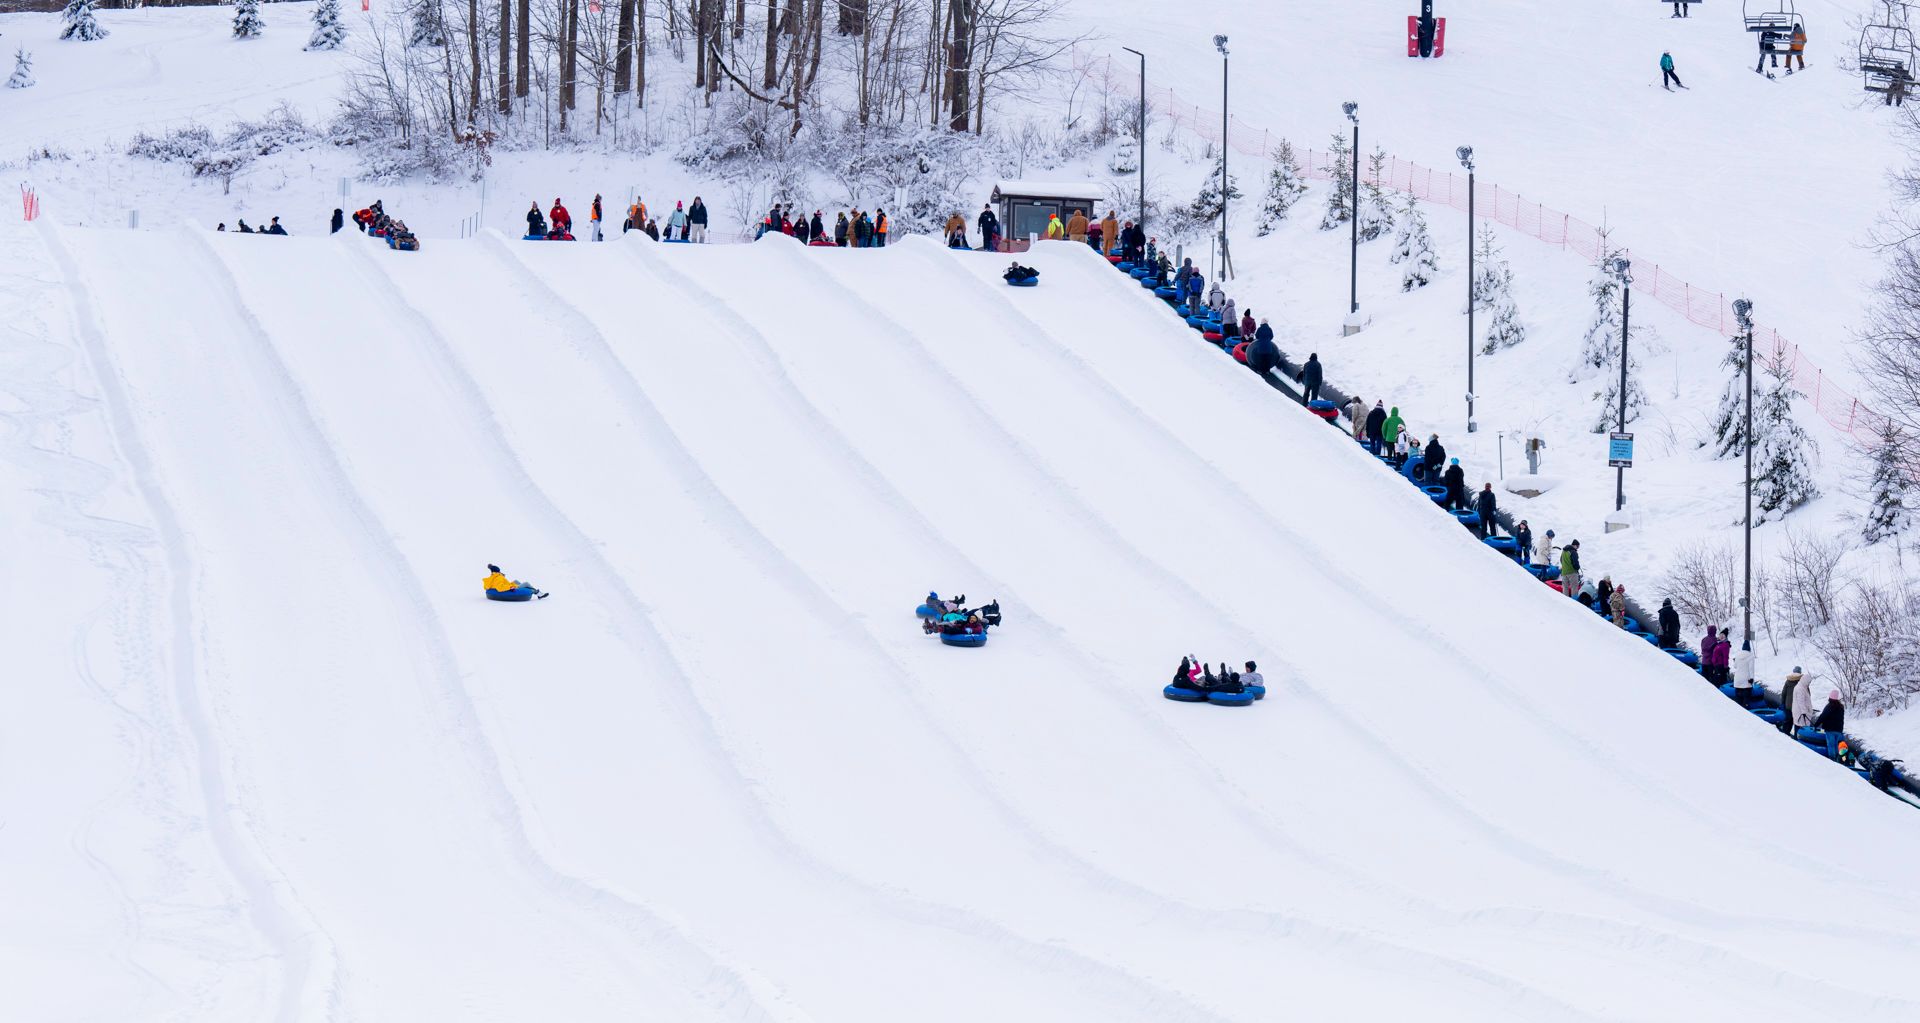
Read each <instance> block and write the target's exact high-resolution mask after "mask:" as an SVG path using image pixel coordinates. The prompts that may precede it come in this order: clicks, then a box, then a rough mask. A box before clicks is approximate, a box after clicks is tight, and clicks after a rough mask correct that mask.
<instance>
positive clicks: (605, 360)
mask: <svg viewBox="0 0 1920 1023" xmlns="http://www.w3.org/2000/svg"><path fill="white" fill-rule="evenodd" d="M484 243H485V244H487V245H488V246H489V248H490V249H491V250H492V251H493V252H494V253H495V254H496V255H497V256H499V257H500V258H501V259H503V260H505V261H507V262H508V263H510V264H511V266H512V267H513V268H515V273H514V274H513V277H514V278H515V279H516V280H524V281H529V282H532V283H531V284H530V287H531V288H532V289H533V290H535V291H537V292H538V293H539V294H538V298H539V299H540V301H538V303H537V305H538V306H539V307H541V308H548V309H554V310H558V311H559V312H560V314H561V315H564V316H566V317H567V318H568V319H570V320H572V321H573V322H574V323H575V324H576V325H577V326H578V328H579V329H578V330H575V331H572V332H569V333H570V334H571V335H572V336H574V337H577V338H582V339H585V340H584V342H583V344H582V354H585V355H587V356H588V357H589V358H591V359H593V360H594V361H595V362H596V363H598V364H600V365H601V366H602V367H603V368H604V370H605V372H606V374H607V379H609V380H611V381H612V382H613V384H614V386H615V387H616V388H617V389H618V390H619V391H621V392H623V393H624V394H625V395H626V396H627V400H626V402H625V404H626V407H627V409H628V410H629V411H630V412H631V413H633V420H634V421H635V422H636V423H639V424H644V425H643V426H642V429H643V430H644V431H645V433H646V434H648V435H649V436H650V437H651V438H653V439H655V440H656V441H658V445H657V450H658V451H660V452H662V453H664V454H665V455H666V457H667V459H668V460H669V461H670V462H672V463H673V464H674V465H675V467H676V469H677V470H678V471H679V472H680V473H681V475H682V482H683V483H684V485H685V486H686V488H687V490H688V491H689V492H691V493H695V494H701V495H705V496H707V497H708V498H709V499H708V500H707V501H706V502H704V504H705V506H706V507H708V508H718V509H721V511H722V513H723V515H724V517H725V519H726V520H728V521H727V524H726V525H725V526H724V527H722V528H725V529H726V530H727V532H729V533H730V534H731V535H733V536H735V537H736V538H738V539H740V540H741V541H742V542H741V543H740V544H739V545H738V546H739V547H740V548H741V549H742V551H743V554H747V556H749V557H752V558H753V559H754V560H755V561H756V562H758V563H760V564H761V565H763V566H773V571H772V572H771V573H770V574H772V575H775V576H777V577H779V578H780V579H782V580H783V581H784V584H785V585H786V586H787V587H788V588H790V589H792V590H794V591H795V592H796V594H797V595H800V596H805V597H809V598H818V599H821V600H822V601H823V602H829V603H830V602H832V598H831V596H830V595H829V594H827V593H826V592H825V591H824V590H823V589H821V588H820V587H818V586H817V584H814V583H813V582H812V580H811V579H810V578H809V577H808V576H807V575H806V573H805V572H804V570H802V569H801V568H800V567H799V566H798V565H795V564H793V563H792V562H791V561H790V560H789V559H788V558H787V557H786V555H785V554H784V553H783V552H781V551H780V550H779V549H778V548H777V547H776V546H775V545H773V544H772V543H771V542H770V541H769V540H767V538H766V537H765V535H764V534H762V533H761V532H760V531H759V530H758V528H757V527H756V526H754V524H753V523H752V521H751V520H750V519H749V518H748V517H747V516H746V514H745V513H744V512H743V511H742V510H741V509H740V508H739V507H738V506H736V505H735V504H733V502H732V500H731V498H730V497H728V495H726V494H725V493H724V492H723V491H721V490H720V488H719V487H718V485H717V484H716V483H715V482H714V481H713V480H712V479H711V477H709V476H708V475H707V474H706V473H705V471H704V470H703V469H702V468H701V467H700V464H699V462H698V461H697V460H696V459H695V458H694V457H693V456H692V454H691V452H690V450H689V449H688V448H687V446H686V445H685V443H684V442H683V441H682V439H681V438H680V437H679V435H678V434H677V433H675V431H674V430H673V428H672V426H671V425H670V424H669V423H668V422H667V421H666V420H665V418H664V417H663V416H662V414H661V413H660V411H659V409H658V408H657V406H655V405H654V404H653V403H652V400H651V399H649V398H648V397H647V396H646V395H645V393H644V391H643V390H642V389H641V388H640V386H639V385H638V383H637V381H636V380H635V379H634V378H633V377H632V376H631V375H630V373H629V371H628V370H627V369H626V368H625V367H624V365H623V364H621V362H620V361H619V359H618V357H617V356H615V355H614V354H613V352H612V348H611V346H610V345H609V344H608V343H607V341H606V337H605V335H604V334H603V333H602V332H601V331H600V329H599V327H598V325H597V324H596V323H595V322H594V321H593V320H592V318H591V317H589V316H587V315H586V314H585V313H583V312H581V311H580V310H579V309H578V308H577V307H576V306H575V305H574V304H573V303H571V302H570V301H568V300H567V299H566V298H564V297H563V296H562V295H561V294H560V293H559V292H557V291H556V290H554V288H553V286H552V285H551V284H548V283H546V282H545V280H544V277H543V276H542V275H541V274H540V273H539V272H538V271H537V270H535V269H533V268H532V267H530V266H528V265H527V264H526V263H525V262H524V261H522V260H520V259H519V258H518V257H517V256H516V255H515V254H514V253H513V252H512V250H511V249H509V248H508V247H507V244H506V242H505V241H504V240H502V239H501V238H500V236H498V235H497V234H494V233H489V234H488V235H487V236H486V237H485V238H484ZM553 514H554V515H555V516H557V517H561V518H564V516H562V514H561V513H560V512H559V511H558V509H554V511H553ZM567 528H568V529H569V531H571V532H578V527H577V526H573V525H572V524H571V523H570V522H569V523H568V526H567ZM579 542H581V543H582V544H584V545H586V547H587V548H588V549H592V545H591V543H590V542H588V541H587V540H586V538H585V536H584V534H581V536H580V540H579ZM609 575H610V576H611V577H612V579H613V580H614V583H613V585H614V586H615V587H616V588H615V593H616V594H617V595H619V596H621V597H622V598H624V599H623V602H625V603H627V604H628V605H629V606H630V607H631V608H632V610H633V612H634V614H633V617H634V620H636V621H638V622H641V623H643V624H642V627H643V628H644V629H645V630H646V631H648V632H650V633H652V635H651V636H648V637H646V639H647V640H648V641H647V642H645V643H644V644H642V648H643V649H648V650H667V651H669V652H668V653H667V655H666V656H668V657H672V654H671V653H670V647H669V645H668V644H667V643H666V642H665V641H664V640H663V639H662V637H661V635H660V633H659V632H658V630H657V629H656V628H655V627H654V626H653V625H652V624H651V617H650V615H649V612H648V611H647V610H646V609H645V607H644V606H643V605H642V604H641V602H640V601H639V600H638V598H637V596H636V595H634V594H633V593H632V592H631V591H630V590H628V589H627V588H626V586H625V584H624V583H620V582H618V576H617V573H612V572H609ZM826 624H827V629H828V630H829V631H833V632H844V631H845V630H846V629H848V628H849V626H847V625H845V624H844V623H841V624H835V623H833V622H831V621H829V622H828V623H826ZM666 667H667V671H666V672H665V673H664V674H665V676H666V677H670V678H673V679H675V681H676V682H677V683H678V684H679V685H680V686H681V687H683V688H684V690H685V692H686V696H687V699H688V701H690V702H691V704H692V705H693V706H696V707H698V708H699V710H700V715H701V719H702V720H701V721H700V722H698V724H699V726H700V728H701V729H702V731H703V732H704V733H705V734H707V735H708V737H709V741H710V743H712V744H713V750H712V752H713V753H715V755H716V759H717V760H718V761H719V762H720V763H722V764H723V765H727V766H728V767H729V768H730V771H729V773H732V774H733V775H734V777H735V783H734V786H733V787H734V788H735V789H736V790H737V791H739V792H741V793H758V792H760V791H762V786H761V785H760V784H759V783H757V782H755V781H753V780H752V779H751V778H750V777H748V776H746V775H744V774H741V773H740V772H739V768H738V767H737V765H735V764H734V761H733V759H732V757H731V756H730V755H728V754H727V753H726V752H725V744H724V741H723V740H721V739H720V738H719V735H720V729H719V727H718V725H717V724H716V723H715V721H714V717H713V713H712V711H711V709H709V708H708V707H707V705H706V704H705V702H704V701H703V700H702V699H701V697H700V696H699V694H698V691H697V690H696V689H695V688H694V687H693V686H692V684H691V676H690V675H689V674H688V672H687V670H686V669H685V667H684V665H682V664H680V663H679V662H677V661H674V662H673V663H671V664H669V665H666ZM751 812H752V814H753V816H754V818H755V820H756V822H757V824H758V825H759V826H760V827H761V829H762V830H763V833H764V834H765V836H766V837H767V838H768V839H769V840H770V841H772V842H774V843H776V845H777V848H778V849H779V850H780V851H781V852H782V853H783V854H784V855H785V856H786V857H787V858H788V859H790V860H793V861H796V862H798V863H801V864H803V865H805V866H806V867H807V869H809V870H810V871H814V872H817V873H819V874H820V875H822V879H823V880H826V881H828V882H830V883H832V884H834V885H835V886H837V887H843V888H846V889H849V890H852V891H854V892H856V893H859V894H861V895H863V896H865V897H874V898H886V899H891V900H894V901H895V902H896V903H897V904H898V907H899V908H898V912H899V913H900V915H902V916H904V917H906V918H908V919H912V920H915V921H917V922H921V923H926V924H932V925H936V926H941V927H945V928H947V929H950V930H955V931H958V932H960V933H964V934H970V935H972V936H975V937H982V938H989V939H991V940H992V941H994V942H995V943H996V944H1009V945H1024V946H1026V947H1027V948H1028V949H1029V950H1030V952H1031V953H1032V954H1036V955H1041V954H1044V955H1045V956H1047V957H1049V958H1051V959H1054V960H1056V961H1057V960H1059V959H1060V958H1062V957H1065V958H1069V959H1071V960H1073V961H1074V962H1075V963H1076V964H1077V967H1078V972H1081V973H1082V974H1083V975H1088V976H1097V977H1101V978H1102V979H1105V980H1109V981H1113V982H1116V983H1118V984H1119V985H1120V986H1123V987H1133V988H1135V989H1136V990H1137V991H1138V993H1142V994H1144V995H1146V1000H1145V1002H1144V1003H1139V1002H1134V1001H1133V1000H1131V999H1123V1000H1120V1002H1119V1004H1120V1005H1125V1006H1128V1007H1129V1011H1134V1010H1137V1009H1138V1008H1139V1007H1140V1006H1141V1005H1142V1004H1144V1006H1145V1007H1147V1008H1149V1009H1154V1010H1155V1011H1156V1014H1157V1012H1159V1011H1167V1010H1177V1011H1179V1012H1180V1013H1181V1018H1218V1017H1214V1016H1213V1015H1212V1013H1211V1012H1210V1011H1207V1010H1203V1009H1201V1008H1200V1007H1199V1006H1198V1005H1197V1004H1195V1003H1192V1002H1189V1001H1187V998H1188V996H1186V995H1184V994H1178V993H1175V992H1173V991H1170V990H1165V989H1159V988H1156V987H1154V986H1153V985H1151V984H1150V983H1148V982H1147V981H1145V980H1144V979H1143V978H1138V977H1135V976H1133V975H1131V974H1128V973H1126V972H1124V971H1122V970H1120V969H1119V968H1117V967H1114V966H1112V965H1111V964H1107V963H1104V962H1101V961H1098V960H1096V959H1093V958H1091V957H1088V956H1083V955H1080V954H1078V953H1073V952H1071V951H1069V950H1067V949H1064V948H1060V947H1057V946H1049V945H1042V944H1038V943H1035V942H1033V941H1031V940H1029V939H1026V938H1023V937H1020V936H1018V935H1017V934H1015V933H1014V932H1012V931H1010V930H1008V929H1006V928H1005V927H1004V926H1003V925H1001V924H998V923H994V922H991V921H989V920H987V919H985V918H982V917H976V916H975V915H973V914H971V913H968V912H966V911H963V910H960V909H958V908H957V907H950V906H942V905H940V904H938V903H934V902H930V901H928V900H926V899H924V898H922V897H920V896H917V895H913V894H911V893H908V892H905V891H893V890H889V889H883V888H879V887H876V886H873V885H869V884H867V883H865V882H862V881H860V880H858V879H857V878H854V877H852V876H851V875H848V874H845V873H843V872H841V871H840V870H839V869H838V868H835V867H832V866H830V865H828V864H826V863H825V862H824V861H822V860H820V859H819V858H818V857H816V856H815V855H814V854H812V853H810V852H808V851H806V850H804V849H803V848H801V847H800V846H799V845H798V844H797V843H796V841H795V840H794V839H793V838H792V837H791V836H790V835H789V834H788V833H787V832H786V831H785V829H784V827H783V826H782V825H780V824H779V823H778V821H777V820H776V819H775V818H774V816H773V814H772V813H771V811H770V809H769V808H768V807H767V806H766V805H765V804H764V802H763V801H761V800H759V799H758V798H757V797H756V798H755V799H754V801H753V806H752V807H751Z"/></svg>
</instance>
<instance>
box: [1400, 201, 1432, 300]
mask: <svg viewBox="0 0 1920 1023" xmlns="http://www.w3.org/2000/svg"><path fill="white" fill-rule="evenodd" d="M1388 258H1389V259H1391V260H1392V261H1393V262H1395V263H1401V264H1404V268H1403V269H1402V270H1401V273H1400V290H1401V291H1412V290H1413V289H1415V288H1424V287H1426V286H1427V285H1429V284H1431V283H1433V278H1434V275H1435V274H1437V273H1439V272H1440V256H1439V255H1438V254H1437V253H1435V252H1434V251H1433V236H1432V235H1431V234H1428V233H1427V218H1426V215H1425V214H1423V213H1421V212H1420V204H1419V202H1418V201H1417V200H1415V199H1414V197H1413V196H1411V195H1409V196H1407V204H1406V205H1405V206H1404V207H1402V208H1401V210H1400V233H1399V234H1397V235H1395V245H1394V250H1393V255H1392V256H1390V257H1388Z"/></svg>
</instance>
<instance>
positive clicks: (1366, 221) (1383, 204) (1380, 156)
mask: <svg viewBox="0 0 1920 1023" xmlns="http://www.w3.org/2000/svg"><path fill="white" fill-rule="evenodd" d="M1386 162H1387V151H1386V150H1384V149H1380V148H1378V147H1376V148H1375V149H1374V151H1373V155H1372V156H1369V157H1367V177H1366V178H1365V179H1364V180H1362V181H1361V182H1360V188H1361V200H1360V240H1361V241H1363V242H1370V241H1372V240H1374V239H1375V238H1379V237H1381V236H1382V235H1384V234H1386V233H1387V232H1388V231H1391V230H1393V205H1392V201H1391V200H1389V199H1388V198H1387V190H1386V189H1385V188H1382V187H1381V186H1380V171H1381V168H1383V167H1384V166H1386Z"/></svg>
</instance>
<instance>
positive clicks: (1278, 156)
mask: <svg viewBox="0 0 1920 1023" xmlns="http://www.w3.org/2000/svg"><path fill="white" fill-rule="evenodd" d="M1306 190H1307V183H1306V182H1305V181H1303V180H1301V177H1300V160H1299V158H1298V157H1296V156H1294V155H1293V143H1291V142H1288V141H1287V140H1285V139H1281V140H1280V148H1278V149H1276V150H1274V151H1273V167H1272V168H1271V169H1269V170H1268V171H1267V192H1266V194H1265V195H1263V196H1261V197H1260V226H1259V227H1258V228H1257V229H1256V233H1257V234H1259V235H1260V236H1261V237H1265V236H1267V235H1269V234H1272V233H1273V229H1274V228H1276V227H1279V226H1280V222H1281V221H1283V220H1285V219H1287V214H1288V213H1289V212H1291V211H1292V210H1293V204H1294V203H1296V202H1299V201H1300V196H1301V194H1302V193H1304V192H1305V191H1306Z"/></svg>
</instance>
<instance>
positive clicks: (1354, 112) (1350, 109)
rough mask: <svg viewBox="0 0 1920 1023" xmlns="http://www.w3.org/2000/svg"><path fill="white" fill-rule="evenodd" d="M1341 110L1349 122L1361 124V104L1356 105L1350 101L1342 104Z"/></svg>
mask: <svg viewBox="0 0 1920 1023" xmlns="http://www.w3.org/2000/svg"><path fill="white" fill-rule="evenodd" d="M1340 109H1341V110H1343V111H1345V112H1346V115H1347V120H1349V121H1352V122H1353V123H1355V124H1359V123H1360V104H1358V103H1355V102H1354V101H1352V100H1348V101H1346V102H1345V103H1342V104H1340Z"/></svg>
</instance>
